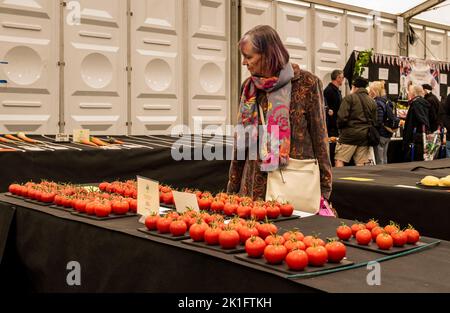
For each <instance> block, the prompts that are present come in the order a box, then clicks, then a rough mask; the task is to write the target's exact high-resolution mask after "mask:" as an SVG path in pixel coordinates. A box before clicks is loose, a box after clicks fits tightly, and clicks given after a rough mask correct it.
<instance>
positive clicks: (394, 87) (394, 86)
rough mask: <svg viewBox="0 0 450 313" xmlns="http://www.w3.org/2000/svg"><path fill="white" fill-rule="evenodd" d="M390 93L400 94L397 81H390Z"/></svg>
mask: <svg viewBox="0 0 450 313" xmlns="http://www.w3.org/2000/svg"><path fill="white" fill-rule="evenodd" d="M389 94H390V95H398V84H397V83H389Z"/></svg>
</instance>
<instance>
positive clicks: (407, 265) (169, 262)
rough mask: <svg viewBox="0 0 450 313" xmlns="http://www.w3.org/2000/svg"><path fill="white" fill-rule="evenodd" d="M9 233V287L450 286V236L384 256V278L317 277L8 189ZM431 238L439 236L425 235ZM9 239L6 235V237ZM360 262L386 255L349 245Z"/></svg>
mask: <svg viewBox="0 0 450 313" xmlns="http://www.w3.org/2000/svg"><path fill="white" fill-rule="evenodd" d="M0 212H9V213H1V214H2V224H3V225H5V224H8V221H7V217H9V224H10V228H9V236H8V238H7V244H6V248H5V252H4V254H3V262H2V266H1V275H2V279H1V280H0V281H1V284H2V288H4V289H5V290H9V291H24V290H25V291H39V292H180V293H185V292H205V293H217V292H259V293H262V292H267V293H271V292H450V259H449V257H448V256H449V255H450V243H449V242H447V241H442V242H440V243H439V244H438V245H436V246H434V247H431V248H428V249H426V250H423V251H420V252H416V253H413V254H410V255H406V256H401V257H398V258H395V259H391V260H388V261H385V262H382V263H381V273H382V276H381V285H372V284H368V282H367V276H368V274H369V273H370V271H371V269H367V267H366V266H361V267H358V268H353V269H348V270H345V271H341V272H335V273H331V274H325V275H321V276H315V277H303V278H295V279H288V278H286V275H285V274H282V273H280V272H276V271H272V270H270V269H267V268H265V267H260V266H258V265H254V264H251V263H247V262H245V261H241V260H239V259H237V258H236V257H235V256H234V255H231V254H225V253H221V252H217V251H213V250H210V249H204V248H199V247H195V246H191V245H187V244H184V243H182V242H179V241H172V240H168V239H164V238H160V237H156V236H149V235H146V234H144V233H142V232H140V231H138V230H137V229H138V228H139V227H142V224H139V222H138V219H137V218H136V217H129V218H124V219H119V220H108V221H94V220H87V219H84V218H81V217H77V216H74V215H71V214H70V213H68V212H64V211H59V210H55V209H52V208H49V207H43V206H39V205H35V204H31V203H26V202H24V201H22V200H19V199H13V198H8V197H5V196H4V195H1V196H0ZM340 222H341V220H339V219H334V218H325V217H318V216H314V217H309V218H302V219H297V220H288V221H282V222H279V223H278V224H277V225H278V227H279V228H281V229H290V228H293V227H298V228H300V229H301V230H302V231H303V232H304V233H305V234H310V233H312V232H318V233H320V234H321V237H323V238H326V237H330V236H333V235H334V232H335V229H336V226H337V225H339V224H340ZM422 240H423V241H424V242H430V241H432V239H430V238H423V239H422ZM0 242H1V241H0ZM347 256H348V258H349V259H350V260H352V261H353V262H355V264H362V265H364V264H366V263H367V262H368V261H371V260H379V259H380V258H384V257H385V256H384V255H383V254H380V253H377V252H372V251H366V250H363V249H359V248H353V247H347ZM72 261H75V262H78V264H79V265H80V269H81V276H80V277H81V284H80V285H79V286H69V285H68V284H67V281H66V278H67V275H68V273H69V270H67V264H68V263H69V262H72Z"/></svg>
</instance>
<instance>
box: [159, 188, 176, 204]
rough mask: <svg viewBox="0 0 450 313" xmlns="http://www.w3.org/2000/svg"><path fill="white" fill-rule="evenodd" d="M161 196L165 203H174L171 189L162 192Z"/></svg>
mask: <svg viewBox="0 0 450 313" xmlns="http://www.w3.org/2000/svg"><path fill="white" fill-rule="evenodd" d="M162 198H163V201H164V203H165V204H168V205H171V204H173V203H174V202H173V193H172V191H170V192H166V193H163V195H162Z"/></svg>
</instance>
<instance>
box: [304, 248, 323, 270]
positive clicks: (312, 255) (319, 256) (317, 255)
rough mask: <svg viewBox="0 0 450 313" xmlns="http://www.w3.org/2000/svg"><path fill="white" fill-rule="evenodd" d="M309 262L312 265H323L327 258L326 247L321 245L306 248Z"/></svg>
mask: <svg viewBox="0 0 450 313" xmlns="http://www.w3.org/2000/svg"><path fill="white" fill-rule="evenodd" d="M306 254H307V255H308V260H309V264H310V265H312V266H323V265H324V264H325V263H326V262H327V260H328V252H327V249H326V248H325V247H323V246H314V247H309V248H307V249H306Z"/></svg>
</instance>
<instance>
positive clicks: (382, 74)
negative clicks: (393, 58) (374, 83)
mask: <svg viewBox="0 0 450 313" xmlns="http://www.w3.org/2000/svg"><path fill="white" fill-rule="evenodd" d="M378 79H380V80H388V79H389V69H388V68H380V69H379V70H378Z"/></svg>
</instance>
